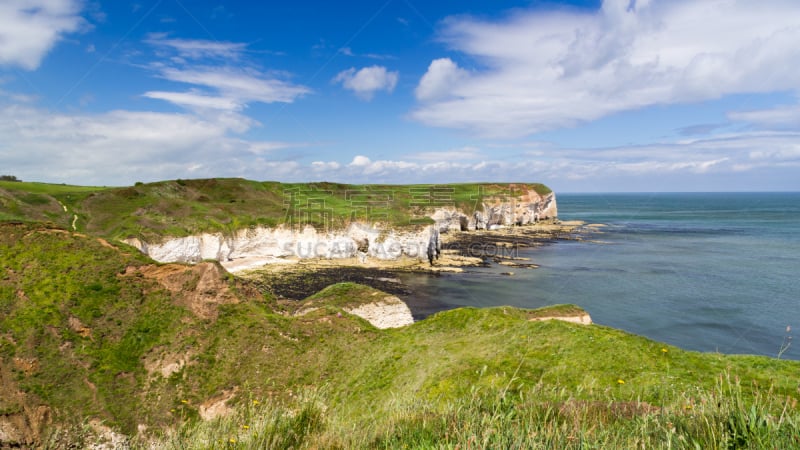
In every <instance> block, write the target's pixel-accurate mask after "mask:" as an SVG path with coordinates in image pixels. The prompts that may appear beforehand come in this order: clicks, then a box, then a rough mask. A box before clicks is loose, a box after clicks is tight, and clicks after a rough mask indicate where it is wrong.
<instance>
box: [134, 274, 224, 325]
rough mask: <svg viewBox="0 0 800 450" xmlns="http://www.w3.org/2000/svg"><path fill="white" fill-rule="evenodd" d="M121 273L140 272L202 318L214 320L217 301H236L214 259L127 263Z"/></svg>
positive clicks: (178, 302) (176, 301) (222, 302)
mask: <svg viewBox="0 0 800 450" xmlns="http://www.w3.org/2000/svg"><path fill="white" fill-rule="evenodd" d="M125 273H126V275H133V274H135V273H140V274H142V275H144V277H145V278H150V279H153V280H155V281H156V282H158V284H159V285H161V286H162V287H164V288H165V289H167V290H168V291H169V292H170V293H172V297H173V299H174V300H175V303H177V304H178V305H181V306H185V307H186V308H188V309H189V310H190V311H192V312H193V313H194V314H195V315H196V316H198V317H200V318H202V319H210V320H214V319H216V318H217V312H218V311H217V307H218V306H219V305H221V304H226V303H237V302H238V301H239V300H238V299H237V297H236V296H235V295H234V294H233V293H232V292H231V289H230V287H229V286H228V283H227V280H226V274H225V272H224V269H222V268H221V267H220V265H219V264H217V263H210V262H203V263H199V264H196V265H194V266H187V265H181V264H164V265H147V266H142V267H138V268H134V267H129V268H128V270H126V272H125Z"/></svg>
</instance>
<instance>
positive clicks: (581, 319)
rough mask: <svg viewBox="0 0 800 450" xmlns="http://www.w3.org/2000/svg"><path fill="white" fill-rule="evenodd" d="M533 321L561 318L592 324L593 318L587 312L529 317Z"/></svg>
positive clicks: (563, 320)
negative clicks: (571, 314)
mask: <svg viewBox="0 0 800 450" xmlns="http://www.w3.org/2000/svg"><path fill="white" fill-rule="evenodd" d="M528 320H530V321H531V322H539V321H542V320H560V321H562V322H571V323H577V324H581V325H591V324H592V318H591V316H589V314H587V313H583V314H577V315H573V316H542V317H534V318H532V319H528Z"/></svg>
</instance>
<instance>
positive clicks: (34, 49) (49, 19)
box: [0, 0, 84, 70]
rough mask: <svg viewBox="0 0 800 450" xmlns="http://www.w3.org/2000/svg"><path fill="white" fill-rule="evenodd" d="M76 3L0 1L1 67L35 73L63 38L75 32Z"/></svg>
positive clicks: (77, 24) (79, 20)
mask: <svg viewBox="0 0 800 450" xmlns="http://www.w3.org/2000/svg"><path fill="white" fill-rule="evenodd" d="M81 5H82V2H80V1H78V0H3V1H2V2H0V65H13V66H19V67H22V68H24V69H27V70H35V69H36V68H38V67H39V64H41V62H42V59H43V58H44V57H45V55H46V54H47V53H48V52H49V51H50V49H52V48H53V46H54V45H55V44H56V43H57V42H58V41H59V40H60V39H61V38H62V37H63V36H64V35H65V34H68V33H72V32H75V31H78V30H79V29H80V28H81V26H82V24H84V20H83V19H82V18H81V17H80V15H79V13H80V9H81Z"/></svg>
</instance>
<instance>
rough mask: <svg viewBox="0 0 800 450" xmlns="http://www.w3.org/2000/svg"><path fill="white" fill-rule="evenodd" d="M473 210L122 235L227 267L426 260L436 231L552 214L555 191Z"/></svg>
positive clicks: (158, 253) (157, 254)
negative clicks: (325, 224) (396, 221)
mask: <svg viewBox="0 0 800 450" xmlns="http://www.w3.org/2000/svg"><path fill="white" fill-rule="evenodd" d="M476 206H477V208H476V209H477V210H476V211H468V212H464V211H460V210H458V209H455V208H439V209H436V210H435V211H433V213H431V215H430V217H431V218H432V219H433V220H434V224H433V225H430V226H427V227H424V228H418V229H393V228H386V227H380V226H376V225H371V224H366V223H361V222H355V223H352V224H350V225H349V226H348V227H347V228H343V229H339V230H325V231H322V230H317V229H315V228H313V227H311V226H307V227H305V228H303V229H292V228H290V227H285V226H278V227H275V228H268V227H256V228H248V229H243V230H238V231H236V232H234V233H232V234H223V233H203V234H200V235H195V236H186V237H181V238H172V239H166V240H165V241H163V242H160V243H152V242H150V243H148V242H144V241H142V240H140V239H138V238H130V239H127V240H125V242H126V243H127V244H130V245H132V246H134V247H136V248H138V249H139V250H140V251H142V252H143V253H145V254H147V255H149V256H150V257H151V258H153V259H155V260H156V261H159V262H189V263H197V262H200V261H203V260H208V259H213V260H217V261H220V262H221V263H222V264H223V266H225V267H226V269H228V270H230V271H236V270H246V269H252V268H256V267H258V266H259V265H262V266H263V265H264V264H267V263H270V262H274V261H279V260H284V261H285V260H287V259H293V258H294V259H318V258H319V259H345V258H357V259H358V260H359V261H360V262H361V263H365V262H366V260H367V258H374V259H378V260H397V259H401V258H410V259H416V260H420V261H424V260H426V259H427V260H429V261H430V262H431V264H432V263H433V261H434V260H436V259H437V258H438V257H439V253H440V250H441V247H442V243H441V239H440V237H439V233H452V232H460V231H471V230H482V229H490V230H491V229H499V228H502V227H505V226H511V225H527V224H532V223H535V222H537V221H539V220H542V219H553V218H555V217H556V215H557V207H556V198H555V194H553V193H550V194H547V195H539V194H537V193H536V192H535V191H527V190H525V191H521V192H520V193H518V194H516V195H509V196H505V197H485V198H484V199H483V203H482V204H480V205H476Z"/></svg>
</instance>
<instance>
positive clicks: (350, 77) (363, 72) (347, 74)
mask: <svg viewBox="0 0 800 450" xmlns="http://www.w3.org/2000/svg"><path fill="white" fill-rule="evenodd" d="M397 78H398V72H390V71H389V70H387V69H386V67H383V66H369V67H364V68H362V69H360V70H356V69H355V67H351V68H349V69H347V70H343V71H341V72H339V74H338V75H336V77H335V78H334V79H333V82H334V83H341V84H342V86H343V87H344V88H345V89H348V90H351V91H353V92H355V94H356V95H357V96H358V97H359V98H361V99H363V100H372V97H374V96H375V93H376V92H378V91H386V92H389V93H391V92H392V91H394V88H395V86H397Z"/></svg>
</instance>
